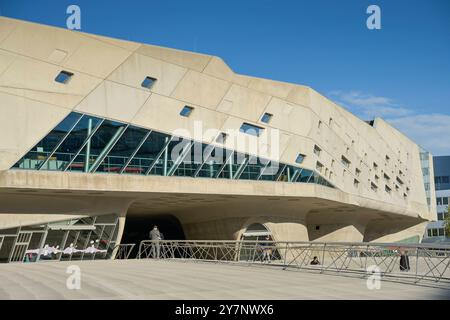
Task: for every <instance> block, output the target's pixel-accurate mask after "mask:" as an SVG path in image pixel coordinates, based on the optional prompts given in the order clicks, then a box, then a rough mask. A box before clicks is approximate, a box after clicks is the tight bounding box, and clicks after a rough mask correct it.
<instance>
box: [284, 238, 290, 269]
mask: <svg viewBox="0 0 450 320" xmlns="http://www.w3.org/2000/svg"><path fill="white" fill-rule="evenodd" d="M288 246H289V242H286V248H285V249H284V261H283V266H284V268H283V269H285V270H286V268H287V265H286V260H287V252H288Z"/></svg>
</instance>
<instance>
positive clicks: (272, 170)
mask: <svg viewBox="0 0 450 320" xmlns="http://www.w3.org/2000/svg"><path fill="white" fill-rule="evenodd" d="M282 170H284V165H283V164H282V163H279V162H276V161H270V163H269V165H268V166H267V167H266V168H265V169H264V170H263V172H262V175H261V178H260V180H264V181H275V180H276V179H277V176H278V175H279V174H280V172H281V171H282Z"/></svg>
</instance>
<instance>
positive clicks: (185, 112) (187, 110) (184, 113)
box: [180, 106, 194, 117]
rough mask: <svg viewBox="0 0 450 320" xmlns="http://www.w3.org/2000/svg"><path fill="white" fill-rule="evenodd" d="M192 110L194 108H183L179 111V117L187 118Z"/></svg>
mask: <svg viewBox="0 0 450 320" xmlns="http://www.w3.org/2000/svg"><path fill="white" fill-rule="evenodd" d="M193 110H194V108H192V107H190V106H184V108H183V109H182V110H181V111H180V116H183V117H189V116H190V115H191V113H192V111H193Z"/></svg>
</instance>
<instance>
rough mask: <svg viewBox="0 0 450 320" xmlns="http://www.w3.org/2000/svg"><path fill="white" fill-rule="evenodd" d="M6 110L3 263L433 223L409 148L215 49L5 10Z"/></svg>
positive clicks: (358, 234)
mask: <svg viewBox="0 0 450 320" xmlns="http://www.w3.org/2000/svg"><path fill="white" fill-rule="evenodd" d="M0 114H1V117H0V130H1V134H0V261H3V262H11V261H25V260H27V259H32V260H33V261H35V260H37V259H52V260H79V259H98V258H99V259H103V258H108V257H110V256H111V252H112V250H113V248H114V246H115V245H117V244H119V243H121V242H122V243H124V242H125V243H127V242H128V243H129V242H132V243H137V242H139V241H140V240H143V239H147V238H148V232H149V231H150V229H151V228H152V227H153V225H154V224H157V225H158V226H159V228H160V230H161V231H162V232H163V233H164V236H165V238H166V239H211V240H213V239H223V240H236V239H255V238H258V237H260V236H264V237H265V236H270V237H271V238H272V239H273V240H276V241H351V242H361V241H367V242H397V241H403V242H405V241H406V242H420V241H421V239H422V236H423V234H424V230H425V228H426V224H427V223H428V222H429V221H432V220H435V219H436V203H435V201H431V200H430V199H434V198H435V197H436V195H435V191H434V183H433V182H434V181H433V179H430V177H433V176H434V173H433V163H432V156H431V155H430V154H429V153H428V152H426V151H425V150H422V149H421V148H420V147H419V146H418V145H417V144H416V143H415V142H413V141H411V140H410V139H409V138H408V137H406V136H405V135H403V134H402V133H401V132H399V131H398V130H396V129H395V128H393V127H392V126H390V125H389V124H388V123H386V122H385V121H383V120H382V119H379V118H377V119H374V120H372V121H362V120H361V119H359V118H358V117H356V116H355V115H353V114H351V113H350V112H348V111H347V110H345V109H344V108H342V107H340V106H338V105H337V104H335V103H334V102H332V101H330V100H329V99H327V98H326V97H324V96H322V95H321V94H319V93H317V92H316V91H315V90H313V89H311V88H309V87H307V86H302V85H296V84H291V83H284V82H278V81H272V80H267V79H261V78H255V77H251V76H246V75H240V74H237V73H235V72H233V71H232V70H231V69H230V68H229V67H228V66H227V65H226V64H225V63H224V62H223V61H222V60H221V59H220V58H218V57H215V56H210V55H204V54H198V53H192V52H186V51H180V50H174V49H168V48H162V47H157V46H152V45H146V44H139V43H133V42H128V41H122V40H117V39H111V38H106V37H102V36H97V35H92V34H85V33H81V32H73V31H69V30H65V29H59V28H55V27H49V26H44V25H39V24H34V23H29V22H24V21H19V20H14V19H9V18H0ZM243 142H244V143H243ZM199 155H200V157H199ZM43 248H46V249H45V250H46V251H45V252H48V251H49V250H50V249H49V248H52V249H51V250H54V248H59V249H58V250H59V251H58V250H57V251H55V252H56V253H54V254H47V255H41V253H39V254H38V257H37V258H36V257H34V256H33V255H32V253H30V252H35V251H33V250H37V252H41V251H39V250H40V249H43ZM94 249H95V250H94ZM96 250H98V251H96Z"/></svg>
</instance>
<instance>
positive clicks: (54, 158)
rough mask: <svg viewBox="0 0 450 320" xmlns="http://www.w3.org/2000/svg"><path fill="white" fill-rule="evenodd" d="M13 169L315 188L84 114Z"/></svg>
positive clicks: (295, 174) (271, 165)
mask: <svg viewBox="0 0 450 320" xmlns="http://www.w3.org/2000/svg"><path fill="white" fill-rule="evenodd" d="M13 167H14V168H18V169H28V170H52V171H79V172H90V173H93V172H95V173H110V174H112V173H115V174H139V175H160V176H180V177H181V176H184V177H195V178H215V179H242V180H263V181H284V182H299V183H316V184H320V185H324V186H327V187H333V185H332V184H331V183H329V182H328V181H327V180H326V179H325V178H324V177H322V176H321V175H320V174H319V173H317V172H315V171H311V170H308V169H304V168H301V167H296V166H291V165H286V164H283V163H277V162H275V161H270V160H267V159H263V158H259V157H256V156H253V155H249V154H244V153H240V152H236V151H233V150H228V149H224V148H221V147H219V146H213V145H207V144H204V143H201V142H197V141H191V140H188V139H183V138H179V137H176V136H171V135H168V134H165V133H161V132H157V131H154V130H153V131H152V130H147V129H143V128H139V127H136V126H132V125H129V124H126V123H121V122H116V121H112V120H107V119H101V118H97V117H93V116H89V115H85V114H79V113H71V114H69V115H68V116H67V117H66V118H65V119H64V120H63V121H62V122H61V123H60V124H59V125H58V126H57V127H56V128H55V129H54V130H52V131H51V132H50V133H49V134H48V135H47V136H46V137H44V138H43V139H42V140H41V141H40V142H39V143H38V144H36V146H34V147H33V148H32V149H31V150H30V151H29V152H28V153H27V154H26V155H25V156H24V157H23V158H22V159H20V160H19V161H18V162H17V163H16V164H15V165H14V166H13Z"/></svg>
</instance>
